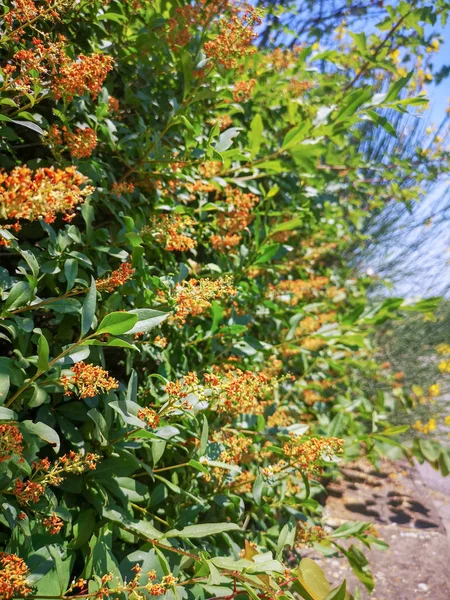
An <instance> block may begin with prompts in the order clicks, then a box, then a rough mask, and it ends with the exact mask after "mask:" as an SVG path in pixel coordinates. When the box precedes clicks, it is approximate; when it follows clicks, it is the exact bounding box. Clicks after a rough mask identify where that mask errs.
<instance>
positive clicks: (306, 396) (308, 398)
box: [303, 389, 322, 406]
mask: <svg viewBox="0 0 450 600" xmlns="http://www.w3.org/2000/svg"><path fill="white" fill-rule="evenodd" d="M321 399H322V398H321V396H319V394H318V393H317V392H315V391H314V390H311V389H307V390H304V391H303V400H304V401H305V404H306V405H307V406H312V405H313V404H315V403H316V402H319V401H320V400H321Z"/></svg>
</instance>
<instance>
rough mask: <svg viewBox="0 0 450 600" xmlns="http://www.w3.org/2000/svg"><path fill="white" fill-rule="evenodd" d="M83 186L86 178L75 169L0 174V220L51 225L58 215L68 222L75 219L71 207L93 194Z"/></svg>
mask: <svg viewBox="0 0 450 600" xmlns="http://www.w3.org/2000/svg"><path fill="white" fill-rule="evenodd" d="M86 182H87V177H85V176H84V175H81V174H80V173H77V171H76V169H75V167H67V168H66V169H54V168H53V167H51V168H43V169H37V170H36V171H32V170H31V169H29V168H28V167H25V166H22V167H15V168H14V169H13V170H12V171H11V172H10V173H9V174H7V173H6V172H4V171H3V172H0V218H1V219H15V220H19V219H25V220H27V221H36V220H37V219H40V218H42V219H44V221H45V222H46V223H52V222H53V221H54V220H55V219H56V215H57V214H58V213H60V214H63V215H64V218H65V219H66V220H70V219H72V218H73V217H74V216H75V213H74V212H73V209H74V207H75V206H76V205H77V204H80V203H82V202H83V200H84V198H85V197H86V196H87V195H89V194H91V193H92V192H93V188H92V187H91V186H86V187H84V189H81V187H80V186H82V185H84V184H85V183H86Z"/></svg>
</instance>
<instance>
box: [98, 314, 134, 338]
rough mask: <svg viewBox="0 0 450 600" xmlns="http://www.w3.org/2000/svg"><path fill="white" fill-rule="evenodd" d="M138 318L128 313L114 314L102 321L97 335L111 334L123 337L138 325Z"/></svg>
mask: <svg viewBox="0 0 450 600" xmlns="http://www.w3.org/2000/svg"><path fill="white" fill-rule="evenodd" d="M137 320H138V316H137V315H136V314H131V313H128V312H113V313H111V314H109V315H106V317H105V318H104V319H103V320H102V322H101V323H100V325H99V327H98V329H97V331H96V335H101V334H103V333H110V334H112V335H122V334H123V333H127V332H129V331H130V330H131V329H132V328H133V326H134V325H135V324H136V322H137Z"/></svg>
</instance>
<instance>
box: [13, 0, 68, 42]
mask: <svg viewBox="0 0 450 600" xmlns="http://www.w3.org/2000/svg"><path fill="white" fill-rule="evenodd" d="M70 5H71V0H53V1H52V0H46V2H45V3H44V5H43V6H37V5H36V2H35V1H34V0H14V1H13V6H14V8H11V10H10V11H9V12H8V13H7V14H6V15H4V16H2V18H3V20H4V22H5V25H6V26H7V27H8V28H9V29H11V28H12V27H13V24H14V23H15V22H18V23H20V24H22V25H24V26H26V25H27V24H31V23H32V22H33V21H35V20H36V19H38V18H39V19H47V20H55V19H58V18H59V15H58V11H62V10H64V9H65V8H66V7H69V6H70ZM23 29H24V28H23V27H18V29H17V31H15V32H14V35H13V40H14V41H16V42H17V41H19V39H20V35H21V34H22V33H23Z"/></svg>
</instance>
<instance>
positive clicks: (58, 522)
mask: <svg viewBox="0 0 450 600" xmlns="http://www.w3.org/2000/svg"><path fill="white" fill-rule="evenodd" d="M42 525H43V526H44V527H45V528H46V529H48V532H49V534H50V535H56V534H57V533H59V532H60V531H61V529H62V528H63V527H64V521H63V520H62V519H60V518H59V517H58V516H57V515H56V514H55V513H53V514H52V516H51V517H47V518H46V519H43V521H42Z"/></svg>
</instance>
